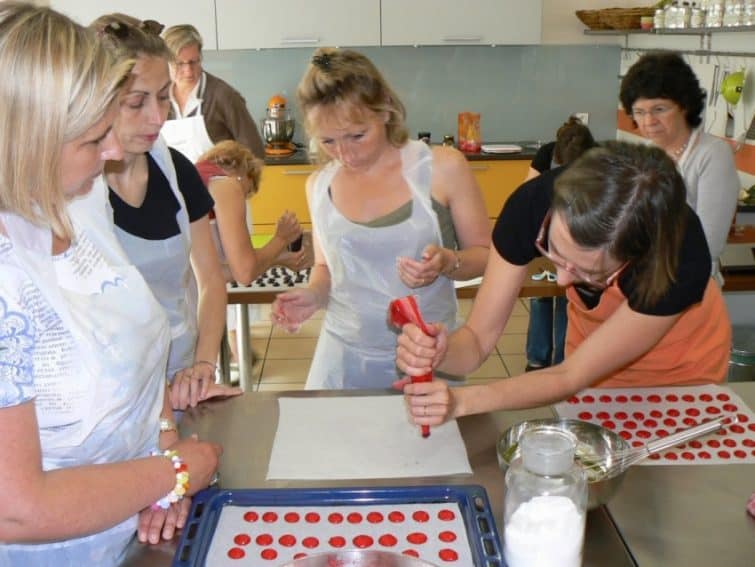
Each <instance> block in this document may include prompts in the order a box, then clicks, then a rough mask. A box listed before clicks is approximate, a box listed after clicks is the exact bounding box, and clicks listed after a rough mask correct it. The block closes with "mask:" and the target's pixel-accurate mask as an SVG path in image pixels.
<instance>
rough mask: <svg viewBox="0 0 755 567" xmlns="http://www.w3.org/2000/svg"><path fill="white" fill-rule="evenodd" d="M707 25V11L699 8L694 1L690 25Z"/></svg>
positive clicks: (697, 26)
mask: <svg viewBox="0 0 755 567" xmlns="http://www.w3.org/2000/svg"><path fill="white" fill-rule="evenodd" d="M704 25H705V11H704V10H703V9H702V8H699V7H698V6H696V5H695V3H694V2H692V9H691V10H690V17H689V27H691V28H701V27H703V26H704Z"/></svg>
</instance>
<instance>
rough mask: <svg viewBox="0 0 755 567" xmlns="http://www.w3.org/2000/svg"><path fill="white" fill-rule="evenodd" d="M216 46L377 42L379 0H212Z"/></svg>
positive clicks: (375, 43)
mask: <svg viewBox="0 0 755 567" xmlns="http://www.w3.org/2000/svg"><path fill="white" fill-rule="evenodd" d="M215 4H216V13H217V24H218V47H219V49H259V48H268V47H317V46H321V45H332V46H365V45H380V0H287V1H286V2H283V3H276V2H269V1H268V0H215Z"/></svg>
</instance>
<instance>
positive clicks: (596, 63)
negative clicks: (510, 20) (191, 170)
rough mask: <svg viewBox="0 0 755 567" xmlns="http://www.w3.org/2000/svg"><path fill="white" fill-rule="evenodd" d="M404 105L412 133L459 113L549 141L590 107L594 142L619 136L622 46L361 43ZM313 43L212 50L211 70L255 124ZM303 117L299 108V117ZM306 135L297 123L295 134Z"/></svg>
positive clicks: (494, 131)
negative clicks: (294, 46) (240, 97)
mask: <svg viewBox="0 0 755 567" xmlns="http://www.w3.org/2000/svg"><path fill="white" fill-rule="evenodd" d="M356 49H358V50H359V51H360V52H362V53H364V54H365V55H367V56H368V57H369V58H370V59H372V61H373V62H374V63H375V64H376V65H377V66H378V68H379V69H380V70H381V72H382V73H383V74H384V76H385V77H386V79H387V80H388V81H389V82H390V83H391V85H392V86H393V87H394V89H395V90H396V91H397V92H398V94H399V96H400V97H401V99H402V100H403V102H404V104H405V105H406V108H407V114H408V126H409V131H410V133H411V135H412V136H413V137H416V135H417V132H419V131H429V132H431V134H432V140H433V141H434V142H440V141H441V140H442V139H443V135H444V134H452V135H453V136H454V137H456V135H457V132H456V124H457V114H458V113H459V112H462V111H474V112H479V113H480V114H481V115H482V118H481V121H480V124H481V130H482V139H483V140H484V141H488V142H493V141H497V142H503V141H515V140H543V141H547V140H551V139H553V138H554V137H555V132H556V130H557V129H558V127H559V126H560V125H561V124H562V123H563V122H564V121H565V120H566V119H567V118H568V117H569V115H570V114H572V113H575V112H587V113H589V126H590V128H591V130H592V131H593V134H594V136H595V137H596V138H597V139H613V138H615V136H616V101H617V100H618V87H619V81H618V78H617V75H618V69H619V53H620V52H619V48H618V47H616V46H584V45H581V46H579V45H577V46H506V47H480V46H457V47H417V48H415V47H379V48H378V47H365V48H356ZM312 52H313V50H312V49H276V50H259V51H251V50H249V51H208V52H206V53H205V54H204V66H205V68H206V69H207V70H208V71H209V72H211V73H214V74H216V75H218V76H220V77H222V78H223V79H225V80H226V81H228V82H229V83H230V84H232V85H233V86H234V87H235V88H236V89H237V90H238V91H239V92H241V94H242V95H243V96H244V97H245V98H246V102H247V106H248V107H249V110H250V112H251V113H252V115H253V116H254V118H255V119H256V120H257V121H258V123H259V121H260V120H261V118H262V117H263V116H264V113H265V106H266V104H267V100H268V99H269V98H270V97H271V96H272V95H273V94H275V93H278V92H280V93H283V94H284V95H285V96H286V97H287V98H288V99H289V101H290V103H291V104H292V106H293V107H294V108H295V102H294V93H295V91H296V85H297V83H298V81H299V78H300V77H301V75H302V73H303V72H304V69H305V67H306V65H307V62H308V60H309V58H310V56H311V54H312ZM298 119H300V116H298V114H297V120H298ZM304 138H305V136H304V133H303V128H302V127H301V124H300V122H297V132H296V135H295V139H296V141H300V142H301V141H303V140H304Z"/></svg>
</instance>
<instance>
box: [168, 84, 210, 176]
mask: <svg viewBox="0 0 755 567" xmlns="http://www.w3.org/2000/svg"><path fill="white" fill-rule="evenodd" d="M206 80H207V77H206V75H205V74H204V73H202V77H201V78H200V80H199V81H200V83H199V91H198V93H197V95H198V98H199V105H198V106H197V112H196V114H195V115H194V116H188V117H186V118H176V119H174V120H166V121H165V124H163V127H162V130H160V133H161V134H162V135H163V137H164V138H165V141H166V142H167V143H168V145H169V146H170V147H172V148H175V149H177V150H178V151H179V152H181V153H182V154H183V155H185V156H186V157H187V158H189V160H190V161H191V162H192V163H195V162H196V161H197V159H199V156H201V155H202V154H203V153H205V152H206V151H207V150H209V149H210V148H212V146H213V145H214V144H213V143H212V140H211V139H210V135H209V134H208V133H207V126H205V123H204V116H202V96H203V95H204V89H205V82H206Z"/></svg>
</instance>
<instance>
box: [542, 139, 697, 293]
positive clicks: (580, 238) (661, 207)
mask: <svg viewBox="0 0 755 567" xmlns="http://www.w3.org/2000/svg"><path fill="white" fill-rule="evenodd" d="M554 188H555V193H554V198H553V209H554V210H557V211H559V212H560V213H561V214H562V216H563V218H564V219H565V221H566V224H567V226H568V227H569V232H570V234H571V237H572V238H573V239H574V241H575V242H576V243H577V244H578V245H580V246H584V247H585V248H605V249H606V251H607V252H608V253H609V254H610V255H611V256H613V257H614V258H616V259H617V260H619V261H622V262H631V263H632V266H633V270H634V272H635V276H634V290H633V292H632V296H633V297H632V298H633V299H634V300H635V301H637V302H638V304H639V305H641V306H645V307H647V306H651V305H653V304H654V303H656V302H657V301H658V300H659V299H660V298H661V297H662V296H663V295H664V294H665V293H666V292H667V291H668V289H669V287H670V285H671V283H672V282H673V281H674V277H675V274H676V271H677V268H678V264H679V251H680V250H681V246H682V240H683V238H684V232H685V229H686V225H687V214H686V211H687V207H686V189H685V186H684V180H683V179H682V177H681V175H680V174H679V172H678V171H677V169H676V166H675V164H674V162H673V161H672V160H671V158H669V157H668V155H666V152H664V151H663V150H661V149H660V148H657V147H653V146H647V145H644V144H630V143H627V142H607V143H606V144H604V146H602V147H598V148H593V149H591V150H589V151H588V152H587V153H585V154H584V155H583V156H582V157H580V158H579V159H578V160H577V161H575V162H574V163H573V164H572V165H571V166H569V168H568V169H567V170H566V171H565V172H564V173H562V174H561V175H560V176H559V177H558V179H557V180H556V182H555V185H554Z"/></svg>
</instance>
